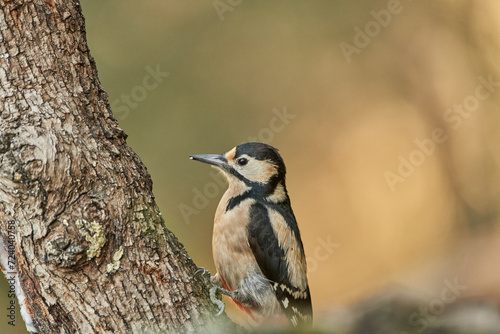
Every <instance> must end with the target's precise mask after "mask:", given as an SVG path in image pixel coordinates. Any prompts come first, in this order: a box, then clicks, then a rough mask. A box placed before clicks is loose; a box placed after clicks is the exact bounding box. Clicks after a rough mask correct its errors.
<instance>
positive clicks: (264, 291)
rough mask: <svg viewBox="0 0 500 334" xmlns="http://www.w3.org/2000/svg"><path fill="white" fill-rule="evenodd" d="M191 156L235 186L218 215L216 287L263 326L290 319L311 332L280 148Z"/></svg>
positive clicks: (307, 294) (258, 146)
mask: <svg viewBox="0 0 500 334" xmlns="http://www.w3.org/2000/svg"><path fill="white" fill-rule="evenodd" d="M190 158H191V159H193V160H197V161H201V162H204V163H208V164H211V165H213V166H215V167H216V168H218V169H220V170H221V171H222V172H223V174H224V175H225V176H226V178H227V181H228V183H229V187H228V189H227V191H226V193H225V194H224V195H223V196H222V199H221V201H220V203H219V206H218V208H217V211H216V214H215V220H214V230H213V239H212V250H213V257H214V262H215V266H216V268H217V274H216V275H215V276H213V277H212V279H211V281H212V283H214V284H216V286H217V289H218V290H219V291H221V292H222V293H223V294H226V295H228V296H230V297H231V298H232V299H233V300H234V302H235V303H236V305H237V306H238V307H239V308H241V309H243V310H245V311H246V312H247V313H249V314H250V315H251V316H252V318H254V319H255V320H256V321H258V322H262V321H266V320H269V319H273V318H283V317H284V316H286V318H288V320H289V322H290V323H291V324H292V325H293V326H294V327H298V326H310V325H311V323H312V305H311V294H310V292H309V285H308V282H307V265H306V260H305V254H304V248H303V245H302V240H301V238H300V232H299V228H298V225H297V221H296V220H295V216H294V214H293V211H292V207H291V205H290V198H289V197H288V193H287V190H286V185H285V174H286V168H285V164H284V162H283V159H282V158H281V156H280V154H279V153H278V150H277V149H275V148H274V147H272V146H269V145H267V144H262V143H246V144H241V145H239V146H236V147H235V148H233V149H231V150H230V151H228V152H227V153H225V154H220V155H218V154H200V155H192V156H191V157H190ZM213 292H214V290H213V289H212V291H211V295H212V296H215V294H214V293H213ZM212 298H214V297H212ZM214 302H218V304H220V306H221V312H222V310H223V305H224V304H223V303H222V302H221V301H219V300H215V301H214Z"/></svg>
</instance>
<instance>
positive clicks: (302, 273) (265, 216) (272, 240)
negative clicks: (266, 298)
mask: <svg viewBox="0 0 500 334" xmlns="http://www.w3.org/2000/svg"><path fill="white" fill-rule="evenodd" d="M286 216H287V217H284V215H283V214H280V213H278V212H277V211H274V210H271V209H268V208H267V207H266V206H265V205H264V204H262V203H255V204H254V205H253V206H252V208H251V210H250V224H249V225H248V242H249V244H250V248H251V249H252V251H253V254H254V256H255V259H256V261H257V263H258V264H259V267H260V269H261V271H262V273H263V274H264V275H265V276H266V278H267V279H269V280H270V281H271V282H270V283H271V287H272V288H273V290H274V292H275V294H276V298H277V299H278V301H279V303H280V305H281V308H282V309H283V311H284V313H285V315H286V317H287V318H288V319H289V320H290V322H291V323H292V324H293V325H294V326H298V325H301V324H307V323H311V322H312V306H311V295H310V293H309V286H308V284H307V277H306V265H305V258H304V250H303V248H302V242H301V241H300V234H296V233H295V230H296V231H297V232H298V228H296V222H295V218H294V217H293V213H292V212H291V210H290V215H286ZM289 216H291V218H293V222H292V223H293V224H295V227H294V228H293V229H292V228H290V227H289V226H288V224H287V222H286V219H290V217H289ZM283 224H285V225H283ZM292 235H293V237H292Z"/></svg>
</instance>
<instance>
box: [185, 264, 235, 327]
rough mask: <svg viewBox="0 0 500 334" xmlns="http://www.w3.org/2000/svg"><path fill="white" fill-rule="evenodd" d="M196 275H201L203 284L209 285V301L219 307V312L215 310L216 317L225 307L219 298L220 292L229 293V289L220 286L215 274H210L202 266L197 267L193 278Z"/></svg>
mask: <svg viewBox="0 0 500 334" xmlns="http://www.w3.org/2000/svg"><path fill="white" fill-rule="evenodd" d="M198 275H201V277H202V279H203V281H204V282H205V285H207V286H209V287H210V290H209V292H210V301H211V302H212V303H213V304H215V305H217V307H218V308H219V312H217V314H216V315H215V316H216V317H217V316H219V315H221V314H222V312H224V309H225V308H226V305H225V304H224V302H223V301H222V300H220V298H221V297H222V296H221V293H222V294H226V293H225V292H229V293H230V292H231V291H228V290H226V289H224V288H222V287H221V286H220V283H219V280H218V277H217V275H215V276H210V271H208V270H207V269H205V268H203V267H200V268H198V270H196V271H195V272H194V274H193V278H195V277H196V276H198ZM217 297H219V298H217Z"/></svg>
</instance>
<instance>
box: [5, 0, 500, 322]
mask: <svg viewBox="0 0 500 334" xmlns="http://www.w3.org/2000/svg"><path fill="white" fill-rule="evenodd" d="M81 5H82V7H83V12H84V15H85V18H86V24H87V38H88V44H89V47H90V50H91V54H92V55H93V57H94V58H95V60H96V63H97V67H98V70H99V76H100V79H101V82H102V84H103V86H104V89H105V90H106V91H107V93H108V94H109V101H110V103H111V105H112V107H113V108H112V109H113V112H114V115H115V117H116V118H117V119H118V121H119V123H120V126H121V127H122V128H123V129H124V130H125V132H126V133H127V134H128V135H129V137H128V143H129V145H131V147H132V148H133V149H134V150H135V152H136V153H137V154H138V155H139V156H140V157H141V159H142V161H143V162H144V163H145V165H146V166H147V168H148V170H149V171H150V173H151V175H152V178H153V182H154V189H153V190H154V193H155V196H156V199H157V202H158V205H159V207H160V209H161V211H162V213H163V217H164V218H165V221H166V224H167V226H168V228H169V229H171V230H172V231H173V232H174V233H175V234H176V235H177V237H178V238H179V239H180V241H181V242H182V243H183V244H184V245H185V247H186V249H187V251H188V253H189V254H190V255H191V257H192V258H193V259H194V261H195V263H196V264H197V265H198V266H203V267H206V268H207V269H209V270H210V271H212V272H214V266H213V261H212V258H211V231H212V221H213V216H214V212H215V208H216V206H217V204H218V201H219V199H220V197H221V195H222V193H223V191H224V190H225V189H224V186H223V185H222V181H221V177H220V176H218V175H217V174H216V173H215V172H214V171H213V170H212V169H211V168H208V167H207V166H204V165H201V164H198V163H194V162H192V161H190V160H189V159H188V156H189V155H191V154H198V153H222V152H224V151H227V150H229V149H231V148H232V147H233V146H236V145H238V144H240V143H243V142H246V141H249V140H257V141H263V142H267V143H269V144H271V145H273V146H276V147H277V148H279V149H280V152H281V154H282V156H283V158H284V160H285V163H286V165H287V169H288V177H287V183H288V191H289V194H290V197H291V200H292V205H293V208H294V211H295V214H296V216H297V219H298V222H299V226H300V229H301V233H302V239H303V242H304V244H305V248H306V254H307V257H308V263H309V281H310V285H311V293H312V297H313V306H314V309H315V312H316V317H317V319H320V320H319V321H321V319H326V318H328V316H329V314H330V312H331V311H332V310H335V309H338V308H342V307H350V306H352V305H356V304H357V303H359V302H361V301H363V300H366V299H367V298H370V297H372V296H375V295H378V294H381V293H384V291H388V290H392V289H394V288H397V289H401V290H403V291H406V292H408V291H411V292H412V293H416V294H417V295H419V296H420V298H422V299H423V301H424V303H426V302H429V301H432V300H433V299H434V298H436V297H439V293H440V291H441V290H442V289H443V288H444V287H445V284H446V283H444V282H446V281H453V280H455V279H457V280H458V282H460V284H462V285H464V286H466V288H465V289H464V291H463V292H462V293H461V294H460V296H459V298H461V299H462V298H463V299H467V298H478V299H482V300H483V299H484V300H486V299H487V300H491V301H493V302H494V303H496V304H498V302H499V301H500V270H499V269H497V268H498V254H499V251H500V230H499V226H500V225H499V210H498V208H499V199H500V173H499V172H500V150H499V143H500V126H499V124H500V113H499V107H498V104H499V102H500V62H499V61H498V60H499V59H500V52H499V51H500V49H499V46H500V20H499V18H500V3H499V2H498V1H495V0H482V1H437V2H433V1H410V0H402V1H396V0H390V1H315V2H293V3H292V2H286V1H273V2H265V1H229V0H220V1H219V0H216V1H213V2H212V1H209V2H203V3H191V2H178V1H162V2H157V1H142V2H140V3H138V2H136V1H128V0H121V1H118V0H112V1H111V0H110V1H105V2H101V1H99V2H96V1H94V2H91V1H82V4H81ZM167 73H168V74H167ZM2 284H6V283H5V282H4V280H2ZM3 295H4V294H3V293H2V296H1V297H2V298H4V296H3ZM1 305H5V304H1ZM230 314H231V315H232V316H233V317H235V318H237V317H238V314H237V313H236V312H235V311H234V310H233V311H231V312H230ZM18 319H20V317H19V318H18ZM238 321H243V320H241V319H239V320H238ZM0 326H3V324H1V325H0ZM21 327H23V326H20V325H19V326H17V327H16V329H21Z"/></svg>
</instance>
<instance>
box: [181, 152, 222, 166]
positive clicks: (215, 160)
mask: <svg viewBox="0 0 500 334" xmlns="http://www.w3.org/2000/svg"><path fill="white" fill-rule="evenodd" d="M189 158H190V159H191V160H196V161H201V162H204V163H206V164H210V165H214V166H217V167H221V168H225V167H226V166H227V160H226V158H225V157H224V156H223V155H222V154H197V155H192V156H190V157H189Z"/></svg>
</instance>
